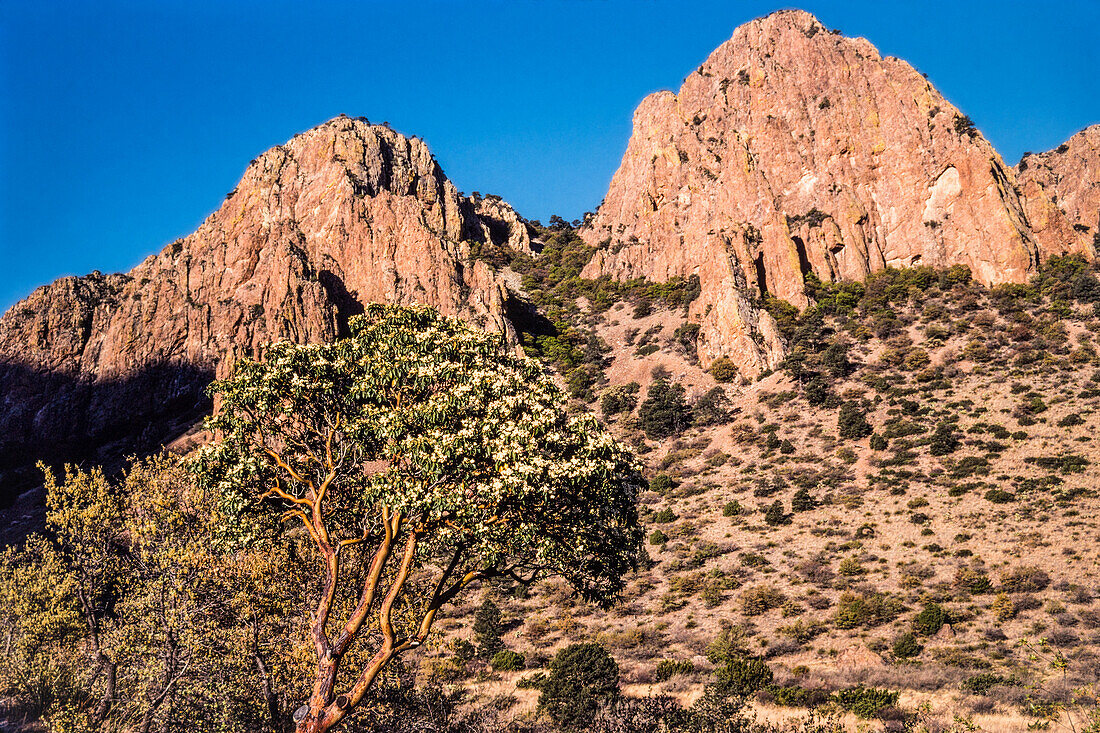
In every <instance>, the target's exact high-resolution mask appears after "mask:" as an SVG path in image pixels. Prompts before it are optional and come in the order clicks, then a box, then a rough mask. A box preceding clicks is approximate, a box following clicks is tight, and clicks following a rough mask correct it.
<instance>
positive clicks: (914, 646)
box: [893, 632, 924, 659]
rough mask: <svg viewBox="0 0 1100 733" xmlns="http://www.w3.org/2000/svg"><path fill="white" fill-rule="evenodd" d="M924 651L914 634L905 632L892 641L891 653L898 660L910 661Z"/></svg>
mask: <svg viewBox="0 0 1100 733" xmlns="http://www.w3.org/2000/svg"><path fill="white" fill-rule="evenodd" d="M922 651H924V647H923V646H922V645H921V643H920V642H919V641H917V637H916V635H915V634H912V633H910V632H906V633H904V634H902V635H901V636H899V637H898V638H897V639H894V646H893V652H894V656H895V657H897V658H898V659H911V658H913V657H915V656H917V655H918V654H920V653H921V652H922Z"/></svg>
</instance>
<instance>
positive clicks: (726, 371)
mask: <svg viewBox="0 0 1100 733" xmlns="http://www.w3.org/2000/svg"><path fill="white" fill-rule="evenodd" d="M707 371H709V372H710V376H712V377H714V379H715V380H716V381H718V382H732V381H733V380H735V379H737V377H738V375H739V374H740V372H739V371H738V369H737V365H736V364H734V363H733V362H732V361H730V360H729V359H727V358H726V357H724V356H720V357H718V358H717V359H715V360H714V361H712V362H711V364H710V369H708V370H707Z"/></svg>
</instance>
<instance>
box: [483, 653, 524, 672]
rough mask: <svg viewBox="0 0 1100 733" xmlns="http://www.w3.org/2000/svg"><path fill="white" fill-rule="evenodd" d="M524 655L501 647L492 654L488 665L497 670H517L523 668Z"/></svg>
mask: <svg viewBox="0 0 1100 733" xmlns="http://www.w3.org/2000/svg"><path fill="white" fill-rule="evenodd" d="M524 661H525V660H524V657H523V655H522V654H520V653H519V652H514V651H512V650H511V649H501V650H500V651H499V652H497V653H496V654H494V655H493V658H492V660H491V661H490V662H489V665H490V666H492V668H493V669H495V670H497V671H498V672H518V671H519V670H521V669H523V663H524Z"/></svg>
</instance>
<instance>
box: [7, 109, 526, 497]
mask: <svg viewBox="0 0 1100 733" xmlns="http://www.w3.org/2000/svg"><path fill="white" fill-rule="evenodd" d="M488 241H495V242H497V243H500V244H508V245H509V246H511V247H512V248H513V249H516V250H519V251H528V252H529V251H530V239H529V237H528V234H527V230H526V227H525V225H524V224H523V223H522V222H521V220H520V219H519V218H518V217H517V216H516V214H515V212H513V211H512V210H511V208H510V207H508V206H507V204H504V203H503V202H500V201H499V200H498V199H488V200H484V201H474V200H472V199H469V198H466V197H464V196H462V195H461V194H460V193H459V191H458V190H457V189H456V188H455V186H454V185H453V184H452V183H451V182H450V181H449V180H447V178H446V176H444V174H443V172H442V170H441V169H440V168H439V165H438V164H437V163H436V161H435V159H434V158H433V157H432V155H431V153H430V151H429V150H428V148H427V146H426V145H425V144H424V143H423V142H422V141H420V140H418V139H416V138H406V137H404V136H402V135H400V134H398V133H396V132H394V131H393V130H391V129H389V128H387V127H384V126H379V125H371V124H369V123H367V122H366V121H365V120H353V119H349V118H347V117H338V118H336V119H333V120H331V121H329V122H327V123H325V124H323V125H321V126H319V127H316V128H314V129H312V130H309V131H308V132H305V133H303V134H301V135H298V136H296V137H294V138H293V139H292V140H290V141H289V142H288V143H286V144H285V145H280V146H278V147H275V148H273V149H271V150H269V151H267V152H266V153H264V154H263V155H261V156H260V157H259V158H257V159H256V160H255V161H253V162H252V163H251V164H250V165H249V167H248V169H247V170H246V171H245V173H244V176H243V178H242V179H241V181H240V183H239V184H238V185H237V188H236V189H234V190H233V192H232V193H230V194H229V195H228V196H227V198H226V200H225V202H224V203H223V204H222V206H221V207H220V208H219V209H218V210H217V211H216V212H215V213H214V214H212V215H211V216H210V217H209V218H208V219H207V220H206V221H205V222H203V224H202V225H201V226H200V227H199V229H198V230H197V231H196V232H195V233H194V234H192V235H190V236H189V237H186V238H185V239H182V240H179V241H177V242H174V243H173V244H171V245H169V246H168V247H167V248H166V249H165V250H164V251H163V252H161V253H160V254H158V255H155V256H151V257H149V258H148V259H146V260H145V261H144V262H142V263H141V264H140V265H138V266H137V267H136V268H134V269H133V270H132V271H131V272H129V273H127V274H124V275H107V276H104V275H100V274H98V273H96V274H92V275H89V276H87V277H80V278H74V277H67V278H62V279H61V280H58V281H57V282H55V283H53V284H52V285H48V286H45V287H42V288H39V289H38V290H36V291H35V292H34V293H33V294H32V295H31V296H30V297H28V298H27V299H25V300H23V301H22V302H20V303H18V304H16V305H15V306H14V307H12V308H11V310H10V311H9V312H8V313H7V314H5V315H4V316H3V318H2V319H0V394H2V395H3V398H2V403H0V472H7V475H8V478H9V479H10V478H11V476H12V473H11V472H12V471H13V469H15V470H17V472H18V470H23V471H26V470H27V469H28V468H29V467H30V466H33V463H34V462H35V461H36V460H38V459H42V458H45V459H52V460H61V459H65V460H73V459H78V458H89V457H95V456H97V455H98V454H99V453H100V452H101V451H102V450H103V449H105V448H106V449H108V452H112V451H111V449H113V452H114V453H121V452H130V451H134V450H141V449H143V448H144V447H149V446H152V447H155V446H156V445H159V444H160V443H161V442H163V441H164V440H165V439H166V438H169V437H170V436H171V435H172V434H173V433H174V432H178V431H179V430H180V429H182V428H184V427H186V426H187V425H188V424H189V423H191V422H193V421H194V419H195V418H196V417H197V416H198V415H199V414H201V413H202V412H203V411H205V410H206V409H207V408H208V406H207V405H206V398H205V396H204V389H205V387H206V385H207V384H208V383H209V382H210V380H211V379H212V378H213V377H214V376H215V374H217V373H218V372H219V371H223V370H224V368H225V366H226V365H227V363H228V361H229V359H230V358H231V356H232V355H234V354H246V355H255V354H257V353H258V352H259V350H260V348H261V347H262V345H263V344H265V343H267V342H270V341H273V340H276V339H292V340H295V341H301V342H317V341H326V340H331V339H332V338H334V337H335V336H336V335H337V334H338V333H339V332H340V330H341V328H342V327H343V326H344V324H345V322H346V319H347V318H348V317H349V316H350V315H353V314H354V313H356V312H357V311H358V310H359V309H360V308H361V304H362V303H366V302H373V301H386V302H397V303H412V302H419V303H425V304H429V305H432V306H435V307H437V308H438V309H439V310H441V311H442V312H444V313H447V314H452V315H459V316H462V317H463V318H467V319H469V320H471V321H473V322H475V323H477V324H479V325H482V326H483V327H487V328H490V329H496V330H508V329H509V328H510V326H509V325H508V321H507V319H506V317H505V314H504V309H505V305H506V303H507V302H508V301H509V299H510V298H511V294H510V292H509V290H508V288H507V286H506V285H505V283H504V282H503V281H502V280H501V279H500V278H499V277H498V276H497V275H496V274H494V273H493V272H492V270H491V269H490V268H489V267H487V266H486V265H485V264H484V263H482V262H476V261H473V260H472V259H471V258H470V256H469V253H470V246H471V243H478V242H488ZM2 491H3V489H2V487H0V492H2ZM0 496H2V494H0Z"/></svg>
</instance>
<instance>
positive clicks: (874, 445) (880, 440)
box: [871, 433, 890, 450]
mask: <svg viewBox="0 0 1100 733" xmlns="http://www.w3.org/2000/svg"><path fill="white" fill-rule="evenodd" d="M889 444H890V442H889V441H888V440H886V438H884V437H882V436H881V435H879V434H878V433H871V450H886V447H887V446H888V445H889Z"/></svg>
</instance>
